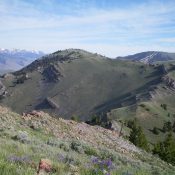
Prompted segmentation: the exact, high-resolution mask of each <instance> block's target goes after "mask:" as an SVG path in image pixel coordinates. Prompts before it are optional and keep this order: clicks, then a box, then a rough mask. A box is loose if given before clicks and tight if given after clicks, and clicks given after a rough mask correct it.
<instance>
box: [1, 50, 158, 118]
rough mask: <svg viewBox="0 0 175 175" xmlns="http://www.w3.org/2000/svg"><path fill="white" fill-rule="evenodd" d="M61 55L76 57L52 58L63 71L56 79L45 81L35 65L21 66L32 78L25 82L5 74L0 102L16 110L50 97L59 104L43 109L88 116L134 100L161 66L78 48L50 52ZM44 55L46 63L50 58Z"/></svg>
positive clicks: (156, 76)
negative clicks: (6, 94) (55, 106)
mask: <svg viewBox="0 0 175 175" xmlns="http://www.w3.org/2000/svg"><path fill="white" fill-rule="evenodd" d="M62 56H63V57H65V58H67V57H71V58H72V57H73V58H76V59H74V60H72V61H70V60H68V61H64V62H60V61H57V60H56V61H54V62H53V63H54V65H57V68H58V69H59V71H60V72H61V74H62V75H63V77H61V79H60V81H59V82H57V83H51V82H50V83H46V81H45V80H43V79H44V77H43V75H42V74H41V73H40V72H38V71H37V68H35V69H34V71H32V72H29V71H28V70H29V68H30V67H32V65H31V66H29V67H28V68H26V69H24V71H25V72H28V73H29V77H30V78H31V79H29V80H27V81H25V82H24V84H18V85H15V86H13V82H14V81H15V77H14V79H13V78H12V79H11V80H10V81H9V80H8V78H7V79H4V80H3V82H4V84H5V85H6V87H7V88H8V89H7V90H8V92H9V94H8V98H5V99H4V100H3V101H2V103H3V104H5V105H7V106H9V107H11V108H12V109H13V110H15V111H17V112H23V111H25V110H31V109H34V108H36V107H37V106H38V104H41V103H42V102H43V101H44V99H45V98H46V97H49V98H51V99H52V100H53V101H54V102H55V103H56V104H57V105H59V106H60V108H59V110H53V109H48V106H47V105H43V106H42V109H43V110H46V111H47V112H51V113H52V112H53V113H57V114H60V115H62V116H64V117H66V118H69V117H70V116H72V115H79V116H80V117H81V118H82V119H85V120H87V119H88V117H89V116H90V115H92V113H98V112H105V111H108V110H110V109H111V108H116V107H120V106H121V105H128V104H132V103H135V101H136V97H135V94H138V93H142V92H143V91H144V92H147V90H148V89H149V87H150V86H151V85H153V84H156V83H157V82H159V81H160V74H161V72H160V70H158V69H157V68H154V67H152V66H148V65H143V64H141V63H133V62H125V61H119V60H111V59H107V58H105V57H102V56H100V55H97V54H91V53H88V52H85V51H79V50H78V51H74V52H72V50H68V51H62V52H58V53H55V54H54V55H52V57H54V58H57V57H62ZM77 58H78V59H77ZM47 59H48V60H47V61H48V64H47V66H48V65H49V63H51V62H52V61H53V59H52V58H47ZM40 62H42V60H41V61H40ZM53 63H52V64H53ZM21 102H22V103H21ZM40 107H41V105H40ZM44 108H46V109H44Z"/></svg>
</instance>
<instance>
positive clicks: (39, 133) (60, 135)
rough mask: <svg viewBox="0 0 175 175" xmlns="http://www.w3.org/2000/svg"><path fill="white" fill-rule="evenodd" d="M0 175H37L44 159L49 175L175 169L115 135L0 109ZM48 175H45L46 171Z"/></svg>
mask: <svg viewBox="0 0 175 175" xmlns="http://www.w3.org/2000/svg"><path fill="white" fill-rule="evenodd" d="M0 123H1V125H0V174H3V175H14V174H23V175H33V174H36V172H37V169H38V163H39V161H40V159H47V160H49V161H50V162H52V163H51V164H52V165H51V167H50V172H49V173H48V174H51V175H57V174H58V175H65V174H72V175H77V174H79V175H81V174H82V175H92V174H96V173H98V174H103V173H110V174H111V175H123V174H128V173H130V174H143V175H147V174H149V175H151V174H152V175H154V174H160V175H164V174H168V175H173V173H174V172H175V168H174V167H173V166H171V165H169V164H167V163H165V162H163V161H161V160H160V159H158V158H156V157H154V156H152V155H151V154H149V153H146V152H144V151H142V150H140V149H138V148H137V147H135V146H134V145H132V144H131V143H130V142H128V141H127V140H125V139H123V138H122V137H119V135H118V133H117V132H115V131H111V130H107V129H104V128H101V127H99V126H90V125H87V124H86V123H83V122H82V123H77V122H75V121H71V120H64V119H61V118H59V119H55V118H53V117H51V116H49V115H48V114H46V113H44V112H36V111H33V112H31V113H27V114H23V116H21V115H19V114H16V113H14V112H11V111H10V110H9V109H7V108H2V107H0ZM46 174H47V173H46Z"/></svg>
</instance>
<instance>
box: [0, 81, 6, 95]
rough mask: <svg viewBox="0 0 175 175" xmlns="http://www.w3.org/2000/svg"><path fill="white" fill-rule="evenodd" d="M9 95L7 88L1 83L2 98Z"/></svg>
mask: <svg viewBox="0 0 175 175" xmlns="http://www.w3.org/2000/svg"><path fill="white" fill-rule="evenodd" d="M6 93H7V91H6V88H5V86H4V85H3V83H2V82H1V81H0V98H1V97H3V96H5V95H6Z"/></svg>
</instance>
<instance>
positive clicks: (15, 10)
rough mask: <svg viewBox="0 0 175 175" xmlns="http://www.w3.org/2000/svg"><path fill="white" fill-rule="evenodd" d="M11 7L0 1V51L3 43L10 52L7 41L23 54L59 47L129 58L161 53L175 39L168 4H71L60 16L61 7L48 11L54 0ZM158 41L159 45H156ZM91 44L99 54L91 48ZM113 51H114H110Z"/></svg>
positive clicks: (174, 11)
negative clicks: (136, 53)
mask: <svg viewBox="0 0 175 175" xmlns="http://www.w3.org/2000/svg"><path fill="white" fill-rule="evenodd" d="M12 2H13V3H11V4H10V3H9V1H8V0H7V1H0V15H1V18H0V23H1V28H0V37H1V41H0V45H2V47H5V46H4V45H3V44H4V43H6V46H8V47H12V46H11V45H12V43H13V42H10V43H7V41H5V40H8V39H7V38H8V37H11V38H10V39H11V40H13V41H15V40H17V42H18V43H20V44H19V47H23V46H26V47H27V48H29V49H30V48H32V47H33V46H35V47H36V49H40V50H43V49H44V50H46V51H52V50H53V49H51V47H52V48H55V49H56V50H58V49H60V47H61V44H60V43H64V46H66V44H67V48H68V47H79V46H83V49H87V50H88V49H90V50H91V51H93V50H94V51H96V50H99V51H101V52H102V53H104V54H105V53H106V55H110V56H117V55H120V54H122V55H123V53H126V54H129V52H131V51H132V50H134V51H140V48H141V49H143V50H149V49H151V48H152V49H151V50H154V49H162V50H167V48H168V47H169V44H168V43H171V44H175V43H174V40H173V39H171V38H170V36H171V37H175V36H174V35H175V23H174V22H175V3H174V2H168V3H166V4H163V3H160V2H156V3H142V4H138V5H137V6H136V5H135V6H131V7H126V8H120V9H119V8H117V7H114V8H112V9H110V10H109V9H105V8H99V7H98V6H95V4H91V5H90V6H88V8H87V9H85V8H82V7H84V6H82V4H81V2H78V0H77V3H75V4H77V6H75V5H74V6H75V9H76V10H72V11H71V6H72V4H67V6H66V8H65V12H66V13H63V10H64V8H63V5H64V4H63V3H60V4H57V6H58V7H54V3H55V2H56V1H54V0H52V1H47V0H45V1H42V4H45V5H47V6H45V8H46V7H47V8H46V9H43V10H41V9H42V6H41V5H40V4H32V3H26V2H25V1H17V0H14V1H12ZM85 4H86V5H87V4H88V1H86V2H84V4H83V5H85ZM93 5H94V6H93ZM55 6H56V5H55ZM68 11H69V13H68ZM1 35H3V36H1ZM159 38H164V40H159V41H158V39H159ZM169 38H170V39H169ZM9 41H10V40H9ZM29 41H30V42H31V43H29ZM164 41H166V42H167V45H165V44H164V47H162V44H161V42H164ZM26 42H28V43H27V44H26ZM42 42H44V43H45V45H43V43H42ZM34 43H35V45H34ZM36 43H37V45H36ZM53 43H54V44H55V45H54V46H53ZM89 43H91V44H89ZM91 45H93V47H94V45H95V47H100V49H95V48H94V49H93V48H92V47H91ZM128 45H129V46H128ZM138 46H142V47H138ZM150 46H152V47H151V48H150ZM13 47H14V46H13ZM15 47H16V46H15ZM85 47H87V48H85ZM114 47H115V48H116V49H110V48H114ZM117 47H118V48H119V49H117ZM61 48H63V47H61ZM115 50H116V51H115ZM143 50H142V51H143ZM169 50H171V49H169ZM115 52H116V53H115Z"/></svg>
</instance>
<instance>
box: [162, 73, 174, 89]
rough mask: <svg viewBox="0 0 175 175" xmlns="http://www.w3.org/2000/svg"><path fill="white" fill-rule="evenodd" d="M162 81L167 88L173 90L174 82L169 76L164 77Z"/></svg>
mask: <svg viewBox="0 0 175 175" xmlns="http://www.w3.org/2000/svg"><path fill="white" fill-rule="evenodd" d="M162 81H163V82H164V83H165V84H166V86H168V87H169V88H171V89H173V90H175V80H174V79H172V78H170V77H169V76H164V77H163V78H162Z"/></svg>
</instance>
